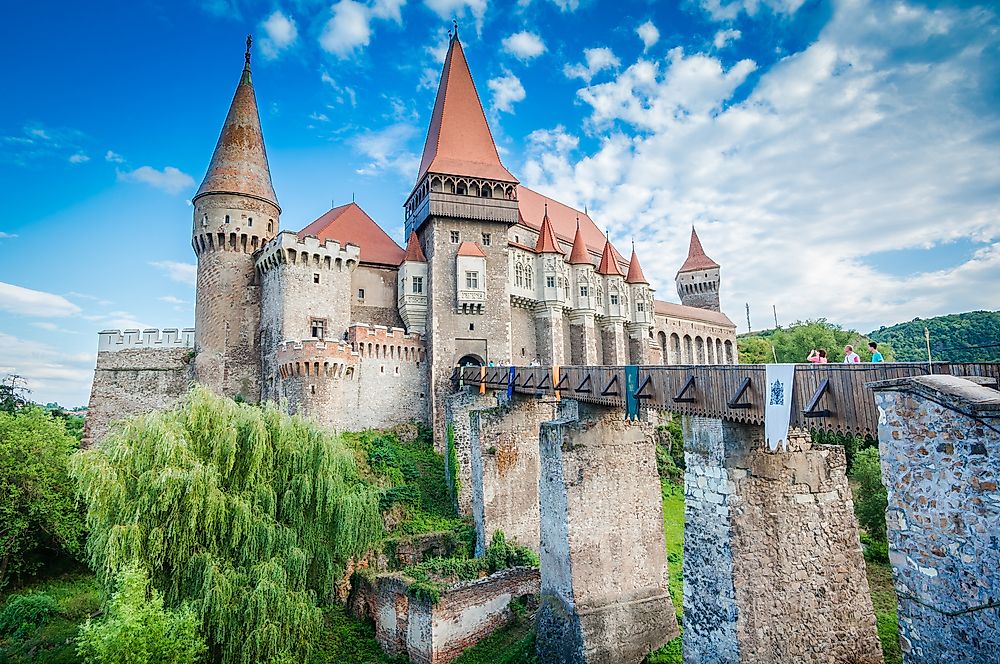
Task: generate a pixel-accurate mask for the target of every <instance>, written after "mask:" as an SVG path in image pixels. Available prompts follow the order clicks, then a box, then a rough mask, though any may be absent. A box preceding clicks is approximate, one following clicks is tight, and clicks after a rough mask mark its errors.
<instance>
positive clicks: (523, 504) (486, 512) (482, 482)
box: [470, 393, 576, 555]
mask: <svg viewBox="0 0 1000 664" xmlns="http://www.w3.org/2000/svg"><path fill="white" fill-rule="evenodd" d="M498 401H499V405H497V406H496V407H494V408H488V409H485V410H473V411H471V412H470V417H471V427H470V449H471V462H472V473H471V474H472V516H473V518H474V520H475V524H476V555H481V554H482V552H483V551H484V550H485V549H486V546H487V545H488V544H489V542H490V538H492V537H493V533H494V532H496V531H497V530H502V531H503V533H504V534H505V535H506V536H507V538H508V539H512V540H515V541H516V542H517V543H518V544H522V545H524V546H527V547H529V548H531V549H532V550H534V551H535V552H537V551H538V523H539V508H538V468H539V460H538V457H539V455H538V432H539V428H540V427H541V424H542V422H545V421H548V420H555V419H559V418H560V417H567V416H574V415H575V414H576V402H575V401H569V400H566V401H556V400H555V399H544V400H542V399H516V400H513V401H510V400H507V398H506V394H503V393H500V394H499V399H498Z"/></svg>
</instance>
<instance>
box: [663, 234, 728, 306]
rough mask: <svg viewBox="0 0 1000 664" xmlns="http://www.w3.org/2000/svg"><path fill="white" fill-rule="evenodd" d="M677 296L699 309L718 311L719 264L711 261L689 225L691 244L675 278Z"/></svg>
mask: <svg viewBox="0 0 1000 664" xmlns="http://www.w3.org/2000/svg"><path fill="white" fill-rule="evenodd" d="M674 281H675V283H676V284H677V296H678V297H680V299H681V304H683V305H686V306H689V307H698V308H699V309H708V310H710V311H719V310H720V307H719V284H720V281H721V279H720V275H719V264H718V263H716V262H715V261H713V260H712V259H711V258H709V257H708V255H706V254H705V250H704V249H703V248H702V246H701V240H700V239H698V233H697V231H695V229H694V226H692V227H691V245H690V247H689V248H688V256H687V260H685V261H684V265H682V266H681V269H680V270H678V271H677V277H676V278H675V280H674Z"/></svg>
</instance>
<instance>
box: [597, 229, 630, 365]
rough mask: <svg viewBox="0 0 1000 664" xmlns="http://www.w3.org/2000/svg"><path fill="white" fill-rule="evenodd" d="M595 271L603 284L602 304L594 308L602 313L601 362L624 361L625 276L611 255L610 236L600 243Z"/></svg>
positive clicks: (615, 362) (620, 362) (612, 253)
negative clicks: (599, 253) (601, 246)
mask: <svg viewBox="0 0 1000 664" xmlns="http://www.w3.org/2000/svg"><path fill="white" fill-rule="evenodd" d="M597 274H598V275H599V276H600V277H601V279H602V281H603V287H604V297H603V305H602V306H600V307H598V311H599V313H603V314H604V318H603V320H602V321H601V346H602V349H603V357H602V358H601V359H602V363H603V364H627V363H628V357H627V355H626V346H625V321H626V320H627V319H628V312H629V301H630V297H629V291H628V288H626V284H625V275H624V274H622V270H621V267H620V266H619V265H618V258H617V256H615V250H614V247H612V246H611V240H610V239H606V240H605V242H604V251H602V252H601V262H600V263H599V264H598V265H597Z"/></svg>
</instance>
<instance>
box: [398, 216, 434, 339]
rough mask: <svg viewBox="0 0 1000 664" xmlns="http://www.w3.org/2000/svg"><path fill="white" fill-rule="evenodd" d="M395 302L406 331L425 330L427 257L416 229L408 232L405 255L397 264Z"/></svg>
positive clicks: (420, 331) (422, 331) (421, 331)
mask: <svg viewBox="0 0 1000 664" xmlns="http://www.w3.org/2000/svg"><path fill="white" fill-rule="evenodd" d="M396 303H397V306H398V307H399V315H400V317H401V318H402V319H403V324H404V325H406V331H407V332H417V333H419V334H423V333H424V332H426V331H427V258H426V256H424V250H423V247H421V246H420V239H419V238H418V237H417V233H416V231H411V232H410V240H409V242H407V244H406V255H405V256H404V257H403V262H402V263H400V264H399V275H398V276H397V278H396Z"/></svg>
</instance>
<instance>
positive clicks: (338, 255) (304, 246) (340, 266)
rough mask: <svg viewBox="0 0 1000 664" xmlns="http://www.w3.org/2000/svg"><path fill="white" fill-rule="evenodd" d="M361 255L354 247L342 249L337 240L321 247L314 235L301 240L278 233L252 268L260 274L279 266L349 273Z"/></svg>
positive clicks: (287, 233) (294, 236) (323, 243)
mask: <svg viewBox="0 0 1000 664" xmlns="http://www.w3.org/2000/svg"><path fill="white" fill-rule="evenodd" d="M360 255H361V249H360V248H359V247H358V246H357V245H353V244H345V245H341V244H340V243H339V242H337V241H336V240H325V241H324V242H322V243H320V241H319V238H317V237H316V236H315V235H307V236H305V237H304V238H302V239H301V240H300V239H299V236H298V235H297V234H296V233H294V232H293V231H281V232H280V233H278V234H277V235H275V236H274V237H273V238H272V239H271V240H270V241H268V242H267V243H266V244H265V245H263V246H262V247H261V249H260V253H259V254H257V256H256V261H255V264H256V267H257V270H259V271H261V272H266V271H268V270H271V269H274V268H276V267H278V266H279V265H282V264H289V265H303V266H310V267H313V268H315V269H326V270H338V271H339V270H344V269H346V270H352V269H354V268H355V267H356V266H357V264H358V260H359V257H360Z"/></svg>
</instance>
